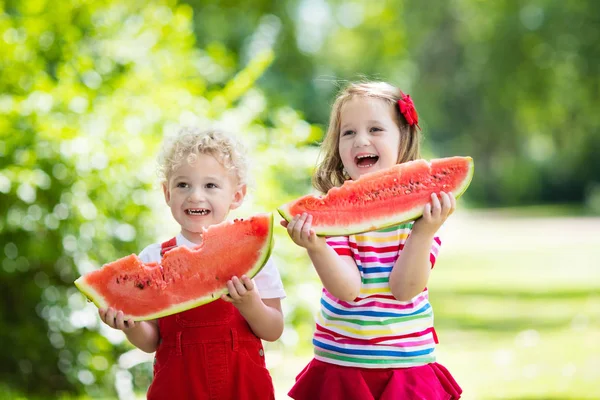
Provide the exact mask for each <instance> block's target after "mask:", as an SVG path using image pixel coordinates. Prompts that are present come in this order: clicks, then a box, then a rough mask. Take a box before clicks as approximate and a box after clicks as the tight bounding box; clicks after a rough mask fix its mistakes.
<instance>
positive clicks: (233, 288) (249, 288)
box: [221, 275, 260, 307]
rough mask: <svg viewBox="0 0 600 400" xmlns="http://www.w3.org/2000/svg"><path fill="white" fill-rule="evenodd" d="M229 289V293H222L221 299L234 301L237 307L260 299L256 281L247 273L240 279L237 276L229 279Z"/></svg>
mask: <svg viewBox="0 0 600 400" xmlns="http://www.w3.org/2000/svg"><path fill="white" fill-rule="evenodd" d="M227 289H228V290H229V295H226V294H224V295H221V299H223V300H225V301H226V302H228V303H232V304H233V305H234V306H236V307H240V306H241V307H244V306H248V305H250V304H252V303H253V302H254V301H256V300H260V296H259V294H258V290H257V289H256V286H254V282H252V279H250V278H248V277H247V276H246V275H242V279H239V278H238V277H237V276H234V277H233V278H231V280H229V281H227Z"/></svg>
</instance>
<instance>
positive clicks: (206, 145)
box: [158, 127, 248, 185]
mask: <svg viewBox="0 0 600 400" xmlns="http://www.w3.org/2000/svg"><path fill="white" fill-rule="evenodd" d="M199 154H210V155H212V156H213V157H215V158H216V159H217V160H219V161H220V162H221V163H222V164H223V166H224V167H225V168H227V169H229V170H230V171H232V172H233V173H234V174H235V176H236V177H237V179H238V184H240V185H243V184H246V183H247V182H246V180H247V176H246V174H247V169H248V166H247V161H246V155H245V154H244V149H243V148H242V145H241V144H240V143H239V142H237V141H236V140H235V139H233V137H232V136H230V135H228V134H226V133H225V132H223V131H220V130H216V129H209V130H201V129H200V128H198V127H182V128H181V129H179V131H178V132H177V134H176V135H175V136H173V137H167V138H166V139H165V141H164V142H163V148H162V151H161V152H160V154H159V157H158V165H159V174H160V179H161V180H162V182H166V181H168V180H169V178H170V176H171V173H172V172H173V171H174V170H175V169H177V168H178V167H179V166H181V164H183V163H184V162H188V163H190V164H191V163H193V162H194V161H195V160H196V159H197V157H198V155H199Z"/></svg>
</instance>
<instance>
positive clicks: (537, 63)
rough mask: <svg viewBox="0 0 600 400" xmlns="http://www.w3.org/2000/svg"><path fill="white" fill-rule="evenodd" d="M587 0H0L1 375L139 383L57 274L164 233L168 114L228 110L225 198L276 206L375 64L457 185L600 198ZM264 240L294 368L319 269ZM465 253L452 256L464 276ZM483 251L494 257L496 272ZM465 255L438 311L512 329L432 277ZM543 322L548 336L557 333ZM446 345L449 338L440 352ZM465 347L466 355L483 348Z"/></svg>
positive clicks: (495, 303) (23, 387)
mask: <svg viewBox="0 0 600 400" xmlns="http://www.w3.org/2000/svg"><path fill="white" fill-rule="evenodd" d="M599 12H600V3H598V2H595V1H592V0H582V1H578V2H563V1H560V0H541V1H539V2H515V1H511V0H501V1H495V2H482V1H476V0H458V1H452V2H448V1H444V0H432V1H431V2H430V3H428V5H427V6H426V7H424V6H423V4H422V2H421V3H419V2H409V1H395V0H381V1H376V2H374V1H355V2H347V1H341V0H329V1H322V2H321V1H306V0H290V1H286V2H273V1H265V0H253V1H247V2H239V1H231V0H222V1H219V2H214V1H208V0H189V1H187V2H185V1H183V2H177V1H175V0H155V1H152V2H147V1H141V0H132V1H127V2H123V1H117V0H69V1H63V2H50V1H48V0H4V1H2V0H0V54H2V57H0V209H1V210H2V211H3V213H2V215H1V216H0V251H2V259H1V262H0V291H2V293H3V301H2V302H1V304H0V327H1V328H2V329H0V342H1V343H3V344H4V347H5V349H4V351H3V352H2V354H0V393H1V394H0V396H4V395H5V396H8V397H12V398H19V397H24V398H73V397H77V398H80V397H83V398H88V397H94V398H96V397H109V398H114V397H116V396H117V395H119V396H121V397H126V396H127V395H128V393H129V392H128V391H131V390H133V391H136V392H144V391H145V389H146V387H147V385H148V383H149V379H150V369H151V365H150V364H149V363H147V362H140V363H137V364H136V363H131V362H130V361H131V360H129V358H128V357H129V356H130V355H131V354H132V353H130V352H129V351H130V350H131V346H130V345H128V344H127V343H126V342H125V341H124V338H123V335H122V334H120V333H119V332H116V331H113V330H110V329H108V328H106V327H105V326H102V325H100V324H99V320H98V318H97V315H96V308H95V307H94V306H93V305H92V304H90V303H86V301H85V299H84V298H83V296H82V295H80V294H79V293H78V292H77V291H76V289H75V287H74V286H73V285H72V282H73V280H74V279H75V278H76V277H78V276H79V275H80V274H83V273H85V272H87V271H89V270H91V269H93V268H97V267H99V266H100V265H102V264H103V263H105V262H107V261H112V260H114V259H116V258H118V257H121V256H124V255H127V254H130V253H134V252H136V253H137V252H139V251H140V249H141V248H143V247H144V246H145V245H147V244H148V243H151V242H154V241H157V240H164V239H168V238H169V237H171V236H172V235H173V234H175V232H176V229H175V228H176V227H175V226H174V225H173V222H172V221H171V218H170V217H169V215H168V212H167V210H165V207H164V206H163V205H162V203H163V200H162V199H161V194H160V190H159V188H158V185H157V177H156V174H155V170H156V168H155V162H154V156H155V154H156V152H157V150H158V148H159V143H160V141H161V139H162V137H163V135H165V134H169V133H170V132H172V131H173V129H174V128H175V126H177V125H178V124H200V125H207V124H212V123H218V124H220V125H221V126H224V127H225V128H227V129H229V130H232V131H235V132H238V133H239V136H240V138H241V139H242V140H243V141H244V142H245V143H246V144H247V147H248V149H249V152H250V154H251V156H252V159H253V164H252V170H251V174H250V175H251V177H252V178H253V185H252V188H251V191H250V195H249V196H248V201H247V202H246V203H245V205H244V207H243V208H241V209H239V210H236V214H238V215H244V214H249V213H252V212H258V211H261V212H262V211H273V210H275V208H276V207H277V206H279V205H280V204H282V203H284V202H286V201H288V200H291V199H292V198H295V197H297V196H299V195H302V194H305V193H307V192H308V191H309V190H310V174H311V171H312V168H313V166H314V161H315V159H316V157H317V151H318V149H317V147H316V146H315V143H316V142H317V141H318V140H320V139H321V138H322V135H323V132H324V127H325V125H326V123H327V118H328V115H329V111H330V108H329V106H330V103H331V101H332V99H333V96H334V94H335V92H336V91H337V89H338V87H339V86H342V85H343V84H344V82H345V81H346V80H355V79H361V78H363V77H367V78H370V79H382V80H387V81H390V82H392V83H395V84H397V85H398V86H400V87H401V88H403V89H404V90H405V91H407V92H409V93H410V94H411V95H412V96H413V98H415V102H416V104H417V106H418V110H419V112H420V114H421V120H422V124H421V125H422V126H423V127H424V134H425V150H426V151H425V154H424V155H425V156H426V157H434V156H445V155H455V154H463V155H471V156H473V157H474V159H475V162H476V166H477V172H476V174H475V178H474V182H473V184H472V185H471V187H470V189H469V191H468V192H467V194H466V200H468V201H470V202H472V203H473V204H478V205H510V204H526V203H532V204H539V203H551V202H574V203H576V204H578V205H579V206H582V205H584V206H585V205H587V206H589V207H588V209H589V210H591V212H597V210H599V209H600V183H599V181H598V178H597V176H596V171H598V170H600V164H599V162H600V161H599V160H600V158H598V157H597V154H599V153H600V135H598V130H599V127H600V119H599V117H598V113H597V112H596V109H597V108H598V99H597V93H598V87H599V83H600V81H599V79H600V73H599V72H600V71H599V70H598V68H600V67H599V65H598V63H597V60H598V59H599V56H600V47H599V46H600V45H599V42H598V41H597V40H591V39H590V38H595V37H597V36H598V30H599V29H600V28H599V25H598V24H596V23H595V20H594V18H595V16H596V15H598V13H599ZM298 110H301V111H298ZM531 210H532V209H529V208H527V209H524V211H522V212H523V213H525V215H530V214H531V213H532V211H531ZM589 210H588V211H587V212H590V211H589ZM594 210H595V211H594ZM465 229H466V230H467V231H468V229H467V228H465ZM588 247H589V248H591V247H592V246H591V245H590V246H588ZM503 251H504V250H503ZM513 251H514V255H513V258H511V259H507V260H506V263H507V264H511V263H514V265H515V266H516V267H515V268H516V269H517V270H520V268H521V266H522V263H519V262H520V260H529V259H528V258H527V257H524V256H523V255H522V254H521V253H519V252H518V251H516V250H514V249H513ZM505 253H506V251H504V253H503V254H505ZM581 254H586V253H581ZM587 254H588V256H589V253H587ZM274 257H275V258H276V261H277V263H278V265H279V267H280V271H281V273H282V277H283V280H284V284H285V286H286V291H287V294H288V298H287V299H286V301H284V304H283V306H284V311H285V315H286V331H285V334H284V336H283V337H282V339H281V341H279V342H277V343H274V344H269V345H268V347H269V350H270V351H272V352H273V354H275V353H277V352H280V353H281V354H284V355H285V356H283V357H282V358H281V359H282V361H281V363H283V364H278V365H283V366H284V367H286V368H283V369H285V370H286V371H287V373H288V374H291V372H290V371H292V370H294V367H293V366H292V367H289V368H288V364H286V363H288V362H290V358H289V357H288V356H289V355H290V354H294V355H296V356H298V357H307V356H308V355H309V354H310V340H309V338H310V335H311V333H312V329H313V324H314V323H313V317H312V316H313V313H314V308H315V307H316V305H317V302H318V295H319V286H318V284H317V279H316V275H315V273H314V271H312V269H311V267H310V264H309V261H308V259H307V258H306V255H305V254H304V253H303V252H302V251H301V249H299V248H297V247H295V246H293V245H292V244H291V242H290V240H289V239H288V238H287V237H286V234H285V231H284V229H282V228H281V227H278V228H277V229H276V247H275V254H274ZM463 257H469V256H468V255H464V256H463ZM581 257H585V256H581ZM461 259H462V258H461ZM530 261H531V262H532V263H533V262H534V261H535V260H530ZM440 262H441V263H443V260H440ZM569 262H571V261H570V260H567V259H565V265H566V264H568V263H569ZM450 263H451V264H452V263H453V264H456V266H458V265H462V264H461V263H460V262H459V261H458V259H455V260H451V261H450ZM481 263H482V264H490V265H495V264H494V262H493V260H488V259H486V260H482V261H481ZM538 264H540V263H538ZM576 264H577V265H579V266H581V265H583V264H585V261H582V260H580V259H578V260H576ZM479 267H480V265H477V266H476V267H473V268H471V267H468V266H467V270H466V271H467V272H469V273H468V274H467V276H471V272H479V273H481V271H482V270H481V268H479ZM497 267H498V268H496V269H495V271H502V273H505V272H504V271H505V270H504V268H503V266H502V268H501V266H497ZM540 268H541V267H540ZM470 269H473V271H470ZM542 269H543V268H542ZM542 269H538V270H537V271H538V272H539V273H540V274H543V271H542ZM513 272H514V273H515V274H516V272H515V271H513ZM438 273H439V271H438ZM438 273H436V274H438ZM502 273H499V274H498V275H493V274H492V275H493V277H494V279H500V280H501V277H502ZM442 274H443V273H442ZM464 274H465V272H464V271H463V272H461V273H458V272H457V273H456V274H455V275H448V276H444V277H443V280H444V282H446V285H447V286H445V287H444V286H442V287H441V290H440V295H439V300H435V299H434V301H437V302H438V303H437V304H436V306H437V307H438V308H439V309H440V313H439V316H440V318H439V319H438V320H439V321H441V324H442V328H447V329H452V326H451V325H452V324H453V323H454V324H459V326H458V328H457V331H456V332H455V333H452V334H456V335H457V337H458V338H459V342H460V340H462V339H464V338H465V337H466V338H467V339H468V340H471V339H473V340H475V341H485V340H487V339H489V340H496V339H497V340H499V341H500V342H502V343H506V342H507V341H509V340H508V339H509V338H508V339H507V336H502V335H496V333H497V332H493V331H494V330H501V329H500V328H503V329H506V330H511V332H513V333H514V334H518V331H520V330H522V328H523V326H524V325H523V324H524V323H525V322H524V321H525V317H524V316H516V317H515V318H514V320H511V321H509V322H510V324H504V325H503V321H498V320H495V319H493V318H491V319H490V318H488V317H487V316H485V315H484V316H477V317H474V316H472V315H465V314H462V315H457V314H456V313H455V311H453V310H456V309H461V310H463V309H464V308H465V305H468V304H469V302H468V300H469V299H470V298H471V297H474V298H477V299H478V301H479V300H481V301H482V302H485V304H486V307H485V309H486V310H492V311H494V310H501V309H502V304H501V301H499V300H498V296H495V295H494V293H493V290H492V289H493V288H489V287H486V288H485V291H486V293H471V292H468V290H467V289H469V288H468V287H467V288H466V289H465V287H463V286H461V287H460V288H459V287H458V286H460V285H458V283H457V282H455V281H453V280H452V279H450V278H451V277H454V279H455V280H458V281H460V280H461V279H462V277H463V276H464ZM492 275H490V276H492ZM547 275H548V274H546V275H545V276H547ZM507 276H508V275H507ZM456 277H460V279H458V278H456ZM488 278H489V276H488V275H486V274H483V275H479V278H477V279H479V281H481V282H484V281H486V282H487V281H489V279H488ZM509 278H511V279H510V280H509V281H503V284H504V288H506V287H509V286H511V285H512V283H513V281H514V279H512V278H513V275H511V276H510V277H509ZM526 278H528V279H523V280H522V282H523V287H522V288H521V289H520V292H519V293H523V292H527V291H528V290H530V289H531V288H533V287H535V286H536V282H538V281H537V280H536V279H537V277H536V276H535V274H534V275H531V274H529V275H527V276H526ZM567 278H568V277H566V276H562V278H561V279H560V280H559V282H558V283H557V285H558V284H563V283H564V280H567ZM440 279H441V278H440ZM473 279H474V280H473V282H474V283H473V282H472V283H473V285H472V286H478V285H479V281H477V282H475V281H476V280H477V279H475V278H473ZM592 281H594V280H593V279H591V278H590V279H588V282H592ZM438 282H440V280H438ZM453 282H454V283H453ZM455 283H456V285H455ZM467 283H468V282H467ZM434 284H435V283H434ZM576 284H577V285H583V283H582V282H579V281H577V282H576ZM466 286H469V285H468V284H466ZM540 287H542V288H545V287H546V286H540ZM461 288H462V289H465V290H467V292H468V293H463V292H460V290H462V289H461ZM596 289H597V288H595V289H593V290H596ZM444 290H446V292H444ZM469 290H470V289H469ZM503 290H504V289H503ZM540 290H542V289H540ZM548 290H550V289H548ZM454 292H460V293H458V296H453V295H452V293H454ZM555 292H556V296H559V295H561V293H562V292H560V291H559V290H558V289H557V290H555ZM596 292H597V290H596ZM519 293H517V294H514V293H513V295H514V296H516V297H518V299H517V300H518V301H519V302H520V303H523V304H524V306H525V307H526V308H527V307H529V308H528V309H531V310H533V311H535V310H540V309H543V302H544V301H545V300H544V299H541V298H535V299H532V300H531V301H530V299H522V298H521V297H522V296H520V294H519ZM553 293H554V292H553ZM565 296H566V295H565ZM594 296H595V295H594ZM594 296H592V300H590V301H592V302H594V303H593V304H596V303H595V302H597V296H595V297H594ZM566 297H568V299H567V300H568V302H569V304H572V305H573V308H575V307H576V304H579V303H577V300H578V299H579V297H578V298H577V299H575V298H574V296H571V295H569V296H566ZM575 297H577V296H575ZM581 301H582V302H584V301H586V300H585V299H584V300H581ZM445 304H455V307H451V306H450V305H448V306H445ZM482 304H483V303H482ZM589 304H592V303H589ZM586 307H587V306H586ZM586 310H587V308H586ZM493 314H494V315H495V313H493ZM486 315H487V314H486ZM544 315H545V317H544V318H546V316H547V315H546V314H544ZM547 317H548V318H546V320H541V321H538V322H536V323H540V324H541V325H544V324H545V325H544V326H545V327H546V328H548V329H551V328H552V329H554V328H556V329H555V332H554V333H555V334H556V335H557V337H559V338H567V337H569V335H568V332H567V331H568V328H567V327H566V325H565V321H557V320H556V318H554V317H552V316H547ZM594 318H595V319H594V321H595V322H594V324H596V325H594V328H593V329H594V330H590V331H589V332H587V333H586V335H588V333H589V335H588V336H590V337H591V336H592V334H593V333H597V316H595V317H594ZM452 321H453V322H452ZM463 325H464V332H463V331H461V329H460V326H463ZM559 325H560V326H559ZM553 327H554V328H553ZM590 329H591V328H590ZM472 331H476V332H475V333H473V332H472ZM465 332H466V333H465ZM590 332H591V333H590ZM463 333H464V335H463ZM473 335H474V336H473ZM478 335H479V336H478ZM561 335H562V336H561ZM461 338H462V339H461ZM569 338H570V337H569ZM586 338H587V336H586ZM553 340H554V339H552V340H550V341H549V342H547V343H550V344H547V345H546V348H545V350H546V352H547V353H551V351H552V349H553V347H552V346H553V344H554V343H555V342H556V343H562V342H563V339H560V340H559V339H556V340H555V341H553ZM565 340H566V339H565ZM586 340H587V339H586ZM462 349H463V348H462V347H459V348H458V350H456V349H452V350H451V354H452V355H455V356H456V357H455V358H453V359H460V358H461V354H462V353H461V351H462ZM580 350H581V349H580ZM489 351H492V350H489ZM581 351H583V350H581ZM468 354H469V360H470V359H475V360H477V361H476V362H478V363H479V362H480V363H481V365H482V368H481V369H482V370H484V368H483V367H484V366H485V360H483V359H482V358H478V357H477V354H471V353H468ZM527 354H529V353H527ZM471 357H472V358H471ZM128 360H129V361H128ZM554 362H557V359H556V358H552V357H551V356H549V357H548V363H549V364H550V363H554ZM578 362H579V361H575V363H576V364H577V363H578ZM134 364H135V365H134ZM132 365H133V366H132ZM274 365H275V364H274ZM296 367H297V368H295V370H299V368H301V367H302V365H300V364H298V365H297V366H296ZM290 368H291V369H290ZM460 368H462V371H463V372H462V373H464V374H466V373H468V371H469V370H470V369H472V368H470V367H469V366H468V365H462V366H459V373H461V372H460V371H461V369H460ZM577 368H580V366H579V364H577ZM581 368H583V367H581ZM278 369H279V370H283V369H282V368H278ZM295 370H294V371H292V372H295ZM464 371H467V372H464ZM569 371H570V370H569ZM552 376H554V375H552ZM289 377H290V379H293V374H292V375H289ZM558 380H559V379H558V378H557V379H556V381H558ZM473 382H475V380H473ZM482 382H484V380H482ZM586 382H587V381H586ZM586 382H583V383H581V385H582V386H581V387H587V386H585V385H587V383H586ZM290 383H291V381H290ZM538 384H539V386H536V387H541V386H543V382H542V383H536V385H538ZM131 385H132V386H131ZM481 390H483V389H481ZM561 390H562V389H561ZM565 390H566V389H565ZM509 392H510V393H509ZM563 392H564V393H566V392H565V391H563ZM506 393H509V394H510V395H513V394H514V395H515V396H516V395H517V394H515V393H519V391H518V389H510V390H509V389H507V391H506ZM561 393H562V392H561ZM580 393H583V392H580Z"/></svg>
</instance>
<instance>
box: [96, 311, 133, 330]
mask: <svg viewBox="0 0 600 400" xmlns="http://www.w3.org/2000/svg"><path fill="white" fill-rule="evenodd" d="M98 314H99V315H100V319H101V320H102V322H104V323H105V324H106V325H108V326H110V327H111V328H113V329H118V330H120V331H123V332H127V331H129V330H130V329H133V328H135V327H136V326H137V325H138V324H136V323H135V322H134V321H133V319H131V318H130V319H128V320H125V319H124V317H123V311H120V310H115V309H114V308H112V307H109V308H108V309H105V308H99V309H98Z"/></svg>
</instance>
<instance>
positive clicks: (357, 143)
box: [354, 132, 371, 147]
mask: <svg viewBox="0 0 600 400" xmlns="http://www.w3.org/2000/svg"><path fill="white" fill-rule="evenodd" d="M370 143H371V142H369V135H367V134H366V133H364V132H357V133H356V135H354V147H365V146H368V145H369V144H370Z"/></svg>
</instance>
